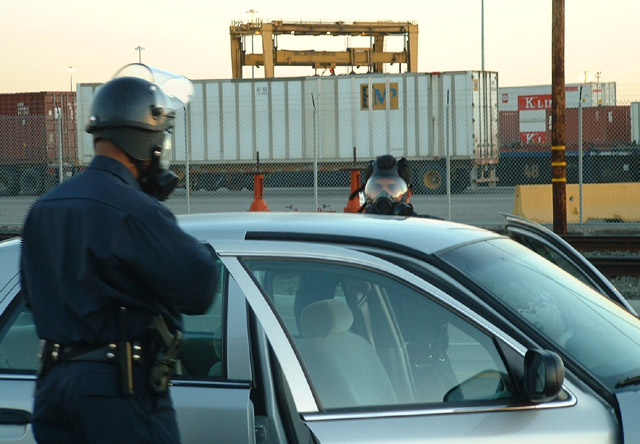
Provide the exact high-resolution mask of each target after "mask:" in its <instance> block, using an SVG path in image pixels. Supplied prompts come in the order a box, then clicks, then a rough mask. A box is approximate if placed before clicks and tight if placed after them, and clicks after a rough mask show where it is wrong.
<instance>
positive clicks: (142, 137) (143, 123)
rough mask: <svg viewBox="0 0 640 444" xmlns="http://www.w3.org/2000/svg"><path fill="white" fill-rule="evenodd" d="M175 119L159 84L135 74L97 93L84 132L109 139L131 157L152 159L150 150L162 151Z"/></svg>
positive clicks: (114, 80)
mask: <svg viewBox="0 0 640 444" xmlns="http://www.w3.org/2000/svg"><path fill="white" fill-rule="evenodd" d="M174 118H175V112H174V111H173V109H171V108H170V101H169V97H167V95H166V94H165V93H164V92H163V91H162V89H160V87H158V86H157V85H155V84H153V83H151V82H150V81H148V80H145V79H141V78H137V77H119V78H115V79H113V80H111V81H109V82H107V83H105V84H104V85H103V86H102V87H101V88H100V89H99V90H98V92H97V93H96V95H95V97H94V98H93V102H92V103H91V111H90V116H89V120H88V122H87V125H86V131H87V132H88V133H89V134H93V136H94V138H105V139H108V140H110V141H112V142H113V143H115V144H116V145H118V146H119V147H120V148H122V149H123V150H124V151H125V152H126V153H127V154H129V155H130V156H131V157H133V158H134V159H137V160H142V161H144V160H151V158H152V153H153V151H156V150H158V151H162V148H163V146H164V145H165V136H166V135H167V134H166V133H165V132H166V131H168V130H170V129H171V128H173V126H174Z"/></svg>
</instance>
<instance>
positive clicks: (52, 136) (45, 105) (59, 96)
mask: <svg viewBox="0 0 640 444" xmlns="http://www.w3.org/2000/svg"><path fill="white" fill-rule="evenodd" d="M76 121H77V118H76V105H75V93H73V92H33V93H12V94H0V195H11V194H18V193H19V194H26V195H35V194H39V193H41V192H42V191H43V190H45V189H46V188H49V187H51V186H52V185H54V184H56V183H58V182H59V181H60V180H61V175H65V174H73V168H75V166H76V164H77V162H78V158H77V140H76V137H77V128H76Z"/></svg>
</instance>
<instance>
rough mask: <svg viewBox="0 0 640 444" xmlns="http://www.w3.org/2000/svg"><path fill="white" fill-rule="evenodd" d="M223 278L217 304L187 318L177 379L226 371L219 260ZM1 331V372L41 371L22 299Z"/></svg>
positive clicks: (213, 375)
mask: <svg viewBox="0 0 640 444" xmlns="http://www.w3.org/2000/svg"><path fill="white" fill-rule="evenodd" d="M217 266H218V267H219V271H220V277H221V279H220V280H219V283H218V287H217V289H216V293H215V295H214V297H213V303H212V305H211V306H210V307H209V309H208V310H207V312H206V313H205V314H203V315H194V316H184V342H183V344H182V347H181V348H180V355H179V358H180V360H179V365H178V367H177V369H176V374H175V378H176V379H211V378H213V379H219V378H223V377H224V376H225V375H224V368H225V367H226V366H225V365H224V364H225V362H224V357H225V353H224V332H225V328H224V316H222V313H223V306H224V302H225V297H226V293H227V292H226V288H227V277H226V273H225V269H224V266H223V265H222V262H220V260H218V263H217ZM18 298H19V299H18V301H19V302H18V303H17V304H15V306H14V307H13V309H12V310H11V311H10V312H8V313H6V314H5V317H4V318H3V323H2V327H1V328H0V371H2V372H5V373H6V372H17V373H23V372H28V373H33V372H35V371H36V369H37V368H38V358H37V355H38V347H39V339H38V336H37V333H36V329H35V325H34V323H33V318H32V316H31V312H30V311H29V310H28V309H27V307H26V306H25V304H24V302H23V301H22V300H21V298H20V297H19V296H18Z"/></svg>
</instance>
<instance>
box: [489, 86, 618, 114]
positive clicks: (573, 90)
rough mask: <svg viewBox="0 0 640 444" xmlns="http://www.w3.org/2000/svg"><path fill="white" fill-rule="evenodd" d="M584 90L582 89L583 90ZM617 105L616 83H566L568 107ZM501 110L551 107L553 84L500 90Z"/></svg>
mask: <svg viewBox="0 0 640 444" xmlns="http://www.w3.org/2000/svg"><path fill="white" fill-rule="evenodd" d="M581 90H582V91H581ZM580 93H582V106H584V107H592V106H600V105H602V106H609V105H611V106H614V105H616V83H615V82H600V83H573V84H567V85H565V96H566V106H567V108H577V107H578V104H579V103H580V102H579V101H580ZM499 99H500V104H499V107H500V111H524V110H533V109H546V108H551V85H536V86H512V87H502V88H500V90H499Z"/></svg>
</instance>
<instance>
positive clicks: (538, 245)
mask: <svg viewBox="0 0 640 444" xmlns="http://www.w3.org/2000/svg"><path fill="white" fill-rule="evenodd" d="M512 236H513V239H514V240H516V241H518V242H520V243H521V244H522V245H524V246H525V247H527V248H529V249H531V250H533V251H535V252H536V253H538V254H539V255H540V256H542V257H544V258H545V259H547V260H548V261H551V262H553V263H554V264H556V265H557V266H559V267H560V268H562V269H563V270H565V271H567V272H568V273H571V274H572V275H573V276H574V277H576V278H578V279H580V280H581V281H582V282H584V283H585V284H587V285H589V286H591V287H593V286H594V285H593V283H592V282H591V281H590V280H589V279H588V278H587V277H586V276H585V274H584V272H583V271H582V270H581V269H580V268H578V267H576V266H575V265H574V264H573V262H571V261H569V260H568V259H567V258H565V257H564V256H563V255H561V254H560V253H559V252H558V251H557V250H556V249H555V248H553V247H551V246H550V245H548V244H546V243H545V242H542V241H539V240H538V239H535V238H533V237H531V236H522V235H517V234H513V235H512ZM596 290H599V289H598V288H596Z"/></svg>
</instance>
